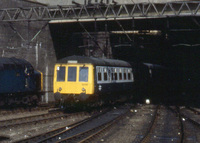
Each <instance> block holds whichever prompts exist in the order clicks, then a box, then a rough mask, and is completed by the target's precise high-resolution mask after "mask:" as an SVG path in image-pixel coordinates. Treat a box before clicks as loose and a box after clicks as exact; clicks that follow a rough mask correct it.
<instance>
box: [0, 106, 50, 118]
mask: <svg viewBox="0 0 200 143" xmlns="http://www.w3.org/2000/svg"><path fill="white" fill-rule="evenodd" d="M53 107H54V106H53V105H52V104H51V105H41V106H38V107H30V108H28V107H27V108H22V107H18V108H15V109H0V116H7V115H12V114H19V113H27V112H36V111H45V110H49V109H51V108H53Z"/></svg>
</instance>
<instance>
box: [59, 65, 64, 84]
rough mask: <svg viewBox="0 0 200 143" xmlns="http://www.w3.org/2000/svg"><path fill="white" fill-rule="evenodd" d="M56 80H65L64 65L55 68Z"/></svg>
mask: <svg viewBox="0 0 200 143" xmlns="http://www.w3.org/2000/svg"><path fill="white" fill-rule="evenodd" d="M57 81H65V67H58V68H57Z"/></svg>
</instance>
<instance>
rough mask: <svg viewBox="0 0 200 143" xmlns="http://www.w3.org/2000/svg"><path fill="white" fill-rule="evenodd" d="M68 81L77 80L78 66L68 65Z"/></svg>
mask: <svg viewBox="0 0 200 143" xmlns="http://www.w3.org/2000/svg"><path fill="white" fill-rule="evenodd" d="M68 81H76V67H68Z"/></svg>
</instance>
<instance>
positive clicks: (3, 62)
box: [0, 57, 32, 70]
mask: <svg viewBox="0 0 200 143" xmlns="http://www.w3.org/2000/svg"><path fill="white" fill-rule="evenodd" d="M24 66H31V67H32V65H31V64H30V63H29V62H28V61H26V60H24V59H18V58H1V57H0V70H3V69H8V68H9V69H14V68H24Z"/></svg>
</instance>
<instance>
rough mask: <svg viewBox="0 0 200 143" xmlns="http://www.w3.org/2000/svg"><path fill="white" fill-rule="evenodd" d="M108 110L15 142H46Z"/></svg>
mask: <svg viewBox="0 0 200 143" xmlns="http://www.w3.org/2000/svg"><path fill="white" fill-rule="evenodd" d="M107 110H108V109H106V110H104V111H103V112H101V113H98V114H95V115H93V116H91V117H89V118H86V119H84V120H81V121H78V122H76V123H72V124H70V125H65V126H62V127H60V128H57V129H54V130H51V131H49V132H46V133H43V134H39V135H36V136H33V137H30V138H27V139H23V140H20V141H17V142H15V143H27V142H34V143H39V142H44V141H45V140H48V139H51V138H53V137H55V136H56V135H58V134H61V133H62V132H66V131H68V130H71V129H73V128H76V127H77V126H79V125H82V124H84V123H86V122H89V121H90V120H92V119H94V118H96V117H98V116H99V115H101V114H104V112H107ZM75 114H77V113H75Z"/></svg>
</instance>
